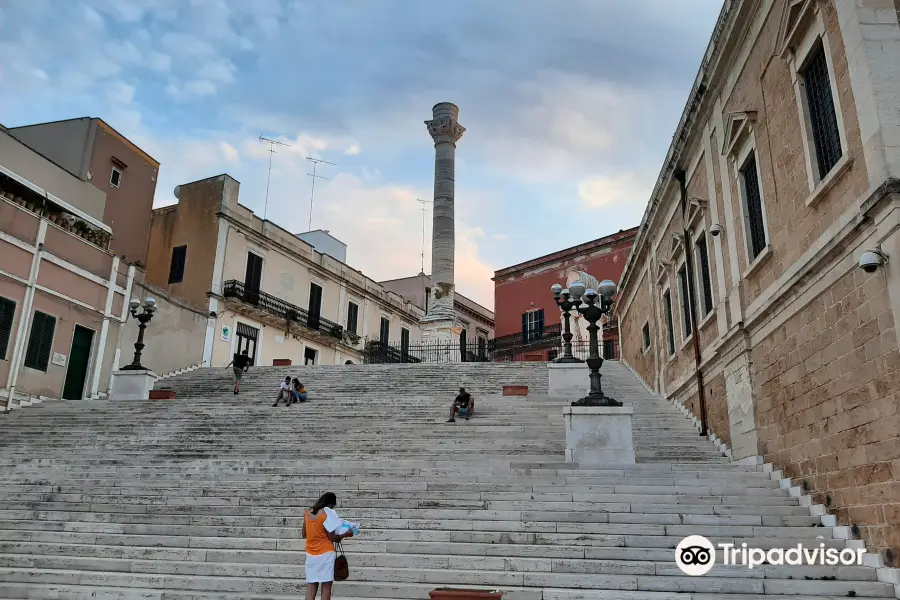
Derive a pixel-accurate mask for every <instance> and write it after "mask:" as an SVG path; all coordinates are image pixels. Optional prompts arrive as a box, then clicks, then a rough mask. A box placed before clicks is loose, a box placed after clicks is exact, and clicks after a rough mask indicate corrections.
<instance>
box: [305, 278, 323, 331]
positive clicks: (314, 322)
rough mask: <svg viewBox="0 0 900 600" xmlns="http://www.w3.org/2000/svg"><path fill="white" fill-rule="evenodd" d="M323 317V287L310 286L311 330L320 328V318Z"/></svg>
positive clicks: (311, 284) (312, 284)
mask: <svg viewBox="0 0 900 600" xmlns="http://www.w3.org/2000/svg"><path fill="white" fill-rule="evenodd" d="M321 315H322V286H320V285H318V284H315V283H310V284H309V320H308V321H307V323H308V324H309V328H310V329H318V328H319V317H320V316H321Z"/></svg>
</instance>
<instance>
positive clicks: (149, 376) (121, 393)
mask: <svg viewBox="0 0 900 600" xmlns="http://www.w3.org/2000/svg"><path fill="white" fill-rule="evenodd" d="M129 366H130V365H129ZM156 379H157V376H156V373H154V372H153V371H151V370H149V369H144V370H142V371H139V370H135V369H129V370H126V369H121V370H119V371H115V372H114V373H113V378H112V387H111V388H110V390H109V398H110V400H113V401H115V400H149V399H150V390H152V389H153V384H154V383H156Z"/></svg>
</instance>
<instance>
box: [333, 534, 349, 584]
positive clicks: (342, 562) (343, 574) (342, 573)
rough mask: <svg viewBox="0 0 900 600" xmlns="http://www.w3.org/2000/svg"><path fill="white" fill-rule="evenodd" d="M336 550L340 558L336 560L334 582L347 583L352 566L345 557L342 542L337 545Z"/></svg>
mask: <svg viewBox="0 0 900 600" xmlns="http://www.w3.org/2000/svg"><path fill="white" fill-rule="evenodd" d="M335 548H336V550H337V552H338V556H337V558H335V559H334V580H335V581H345V580H346V579H347V578H348V577H350V564H349V563H348V562H347V557H346V556H344V547H343V546H342V545H341V543H340V542H338V543H337V544H335Z"/></svg>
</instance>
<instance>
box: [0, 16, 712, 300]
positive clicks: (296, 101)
mask: <svg viewBox="0 0 900 600" xmlns="http://www.w3.org/2000/svg"><path fill="white" fill-rule="evenodd" d="M2 4H3V8H2V11H3V21H4V22H5V23H16V26H15V27H14V28H10V27H6V28H4V32H3V34H4V35H3V36H2V37H0V56H2V57H3V62H4V68H3V69H2V70H0V81H2V83H3V87H4V90H5V93H4V101H3V119H4V122H5V123H6V124H9V125H18V124H25V123H29V122H39V121H45V120H53V119H59V118H66V117H70V116H73V115H78V114H91V115H95V114H96V115H98V116H103V117H104V118H106V119H108V120H109V121H110V122H111V123H112V124H113V125H114V126H115V127H116V128H117V129H119V130H120V131H122V132H123V133H124V134H126V135H128V136H129V137H132V139H134V141H135V142H136V143H138V145H140V146H142V147H144V149H146V150H147V151H148V152H149V153H150V154H151V155H153V156H154V157H155V158H157V159H158V160H160V161H161V164H162V166H161V170H160V180H159V186H158V199H157V203H158V204H160V203H167V202H171V201H173V199H172V194H171V190H172V188H173V187H174V186H175V185H177V184H179V183H184V182H187V181H194V180H197V179H200V178H203V177H208V176H211V175H215V174H218V173H220V172H223V171H225V172H229V173H231V174H232V175H233V176H235V177H236V178H237V179H238V180H240V181H241V184H242V185H241V197H242V201H243V202H244V203H246V204H248V206H251V207H254V208H255V209H257V210H259V211H260V212H261V205H262V198H263V196H264V194H265V189H266V187H265V186H266V176H267V170H268V160H269V158H270V154H269V152H268V149H269V147H268V145H267V144H263V143H261V142H260V141H259V139H258V137H259V135H260V134H262V135H265V136H266V137H269V138H272V139H276V140H278V141H281V142H283V143H286V144H290V147H284V146H282V147H278V148H277V149H276V150H277V154H275V155H274V156H272V158H273V163H272V188H271V190H270V201H269V207H268V215H269V216H270V217H271V218H273V219H276V220H278V221H279V222H283V223H285V224H286V225H289V226H290V227H291V229H294V230H301V229H305V228H306V227H307V226H308V219H309V192H310V184H311V180H310V177H309V176H308V173H309V172H310V169H309V167H310V165H309V162H308V161H306V158H307V157H315V158H321V159H324V160H328V161H330V162H334V163H337V164H336V165H334V166H332V165H321V166H320V167H319V170H318V171H317V173H318V174H320V175H324V176H325V177H328V178H329V179H327V180H325V179H317V180H316V199H315V206H314V211H313V226H314V227H316V226H323V227H326V228H330V229H332V230H333V231H334V232H335V234H336V235H338V237H339V238H341V239H343V240H344V241H345V242H346V243H347V244H348V246H349V256H350V262H351V264H353V265H354V266H359V267H361V268H363V270H364V271H366V272H367V273H369V274H371V275H372V276H373V277H378V278H388V277H392V276H396V277H399V276H405V275H410V274H415V273H417V272H418V270H419V266H420V260H421V259H420V257H419V253H420V252H421V217H422V213H421V211H420V210H419V209H420V208H421V205H420V204H419V203H418V202H416V201H415V200H416V198H423V199H430V198H431V197H432V185H433V182H432V173H433V169H434V155H433V147H432V143H431V140H430V139H429V137H428V135H427V133H426V131H425V127H424V125H423V121H424V120H426V119H427V118H429V116H430V107H431V106H432V105H433V104H434V103H435V102H439V101H445V100H449V101H453V102H456V103H457V104H458V105H459V106H460V108H461V111H462V112H461V117H460V118H461V122H462V124H463V125H464V126H466V127H467V128H468V131H467V132H466V134H465V136H464V137H463V139H462V140H461V142H460V144H459V148H458V150H457V171H456V177H457V179H456V190H457V199H456V200H457V204H456V207H457V233H458V235H457V261H458V262H457V278H458V285H459V289H460V292H461V293H463V294H465V295H467V296H470V297H473V298H474V299H476V300H478V301H480V302H483V303H485V304H489V303H490V301H491V298H492V296H493V294H492V293H490V286H491V285H492V284H491V283H490V276H491V273H492V268H496V267H500V266H503V265H505V264H514V263H517V262H521V261H524V260H528V259H529V258H533V257H534V256H537V255H541V254H546V253H549V252H553V251H554V250H558V249H559V248H561V247H563V246H568V245H570V242H571V241H574V240H588V239H594V238H596V237H598V236H599V235H602V234H604V233H608V232H612V231H615V230H617V229H619V228H624V227H628V226H633V225H636V224H637V223H638V222H639V220H640V215H641V213H642V211H643V206H644V203H645V202H646V200H647V197H648V195H649V190H650V187H651V186H652V183H653V181H654V180H655V175H656V170H657V169H658V167H659V163H660V161H662V159H663V157H664V155H665V151H666V148H667V146H668V144H669V142H670V136H671V133H672V130H673V129H674V127H675V124H676V123H677V120H678V117H679V115H680V113H681V110H682V107H683V103H684V99H685V97H686V95H687V93H688V90H689V89H690V85H691V83H692V81H693V78H694V76H695V74H696V69H697V66H698V64H699V61H700V59H701V57H702V53H703V51H704V49H705V45H706V41H707V39H708V36H709V33H710V31H711V29H712V26H713V23H714V21H715V17H716V14H717V11H718V9H719V8H720V6H721V0H680V1H679V2H677V3H674V2H668V3H666V2H643V3H642V2H637V3H635V2H631V3H626V2H618V1H615V0H567V1H566V2H562V3H547V2H546V1H543V0H492V1H491V2H484V1H483V0H456V2H455V3H454V10H453V11H449V12H446V13H443V14H442V15H441V17H440V18H438V19H436V18H434V15H433V7H432V6H431V4H430V3H428V2H411V1H409V0H379V2H377V3H373V2H372V1H371V0H342V1H341V2H307V1H303V0H299V1H294V0H271V1H266V2H241V1H238V0H189V1H185V0H115V1H113V0H82V1H81V2H58V1H55V0H4V2H2ZM376 4H377V6H375V5H376ZM362 149H365V152H362ZM347 215H352V216H353V218H349V219H348V218H347ZM573 215H574V216H573ZM601 216H602V218H600V217H601ZM553 231H557V232H565V235H564V236H562V237H560V236H559V235H547V234H546V232H553ZM535 232H538V235H535ZM429 235H430V232H429ZM426 241H427V244H426V251H427V253H428V256H426V260H428V259H429V257H430V241H428V240H426ZM473 290H474V291H473Z"/></svg>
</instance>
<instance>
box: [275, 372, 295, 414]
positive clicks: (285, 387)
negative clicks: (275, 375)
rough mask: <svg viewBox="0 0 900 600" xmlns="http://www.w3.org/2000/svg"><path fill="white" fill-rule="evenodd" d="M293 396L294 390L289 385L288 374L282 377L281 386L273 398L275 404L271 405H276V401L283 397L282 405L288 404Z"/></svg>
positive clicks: (289, 377)
mask: <svg viewBox="0 0 900 600" xmlns="http://www.w3.org/2000/svg"><path fill="white" fill-rule="evenodd" d="M293 397H294V390H293V388H292V387H291V376H290V375H288V376H287V377H285V378H284V381H282V382H281V387H280V389H279V390H278V398H276V399H275V404H273V405H272V406H273V407H274V406H278V403H279V402H281V399H282V398H284V405H285V406H290V405H291V400H292V399H293Z"/></svg>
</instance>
